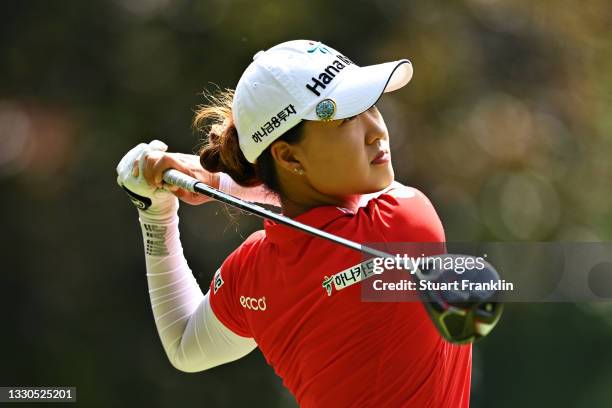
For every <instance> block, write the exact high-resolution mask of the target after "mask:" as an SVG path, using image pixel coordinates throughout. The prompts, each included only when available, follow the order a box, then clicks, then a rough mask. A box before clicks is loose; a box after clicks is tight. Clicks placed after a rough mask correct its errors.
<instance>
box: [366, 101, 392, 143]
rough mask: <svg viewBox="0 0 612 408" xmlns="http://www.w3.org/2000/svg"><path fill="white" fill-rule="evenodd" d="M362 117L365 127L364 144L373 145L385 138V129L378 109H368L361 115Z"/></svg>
mask: <svg viewBox="0 0 612 408" xmlns="http://www.w3.org/2000/svg"><path fill="white" fill-rule="evenodd" d="M363 116H364V118H363V119H364V123H365V125H366V127H367V128H366V133H365V137H366V140H365V142H366V144H373V143H376V142H377V141H378V140H380V139H385V138H386V137H387V127H386V126H385V122H384V120H383V118H382V116H381V114H380V112H378V109H376V108H374V109H368V110H367V111H365V112H364V113H363Z"/></svg>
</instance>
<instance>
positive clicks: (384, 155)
mask: <svg viewBox="0 0 612 408" xmlns="http://www.w3.org/2000/svg"><path fill="white" fill-rule="evenodd" d="M389 160H390V157H389V152H387V151H386V150H380V151H379V152H378V153H377V154H376V156H374V158H373V159H372V161H371V162H370V163H371V164H383V163H387V162H388V161H389Z"/></svg>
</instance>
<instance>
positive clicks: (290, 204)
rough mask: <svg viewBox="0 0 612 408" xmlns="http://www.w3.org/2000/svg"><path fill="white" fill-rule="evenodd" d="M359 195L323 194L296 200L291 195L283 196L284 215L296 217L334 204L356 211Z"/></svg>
mask: <svg viewBox="0 0 612 408" xmlns="http://www.w3.org/2000/svg"><path fill="white" fill-rule="evenodd" d="M359 197H360V196H359V195H353V196H349V197H330V196H322V197H317V198H314V199H307V200H296V199H292V198H291V197H281V206H282V212H283V215H285V216H287V217H290V218H295V217H297V216H298V215H300V214H303V213H305V212H306V211H308V210H311V209H313V208H315V207H322V206H334V207H342V208H346V209H348V210H350V211H356V210H357V207H358V203H359Z"/></svg>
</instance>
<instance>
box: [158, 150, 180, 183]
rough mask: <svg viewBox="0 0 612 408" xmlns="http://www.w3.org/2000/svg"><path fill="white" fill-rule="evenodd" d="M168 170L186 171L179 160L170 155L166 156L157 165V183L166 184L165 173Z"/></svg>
mask: <svg viewBox="0 0 612 408" xmlns="http://www.w3.org/2000/svg"><path fill="white" fill-rule="evenodd" d="M168 169H175V170H178V171H184V168H183V165H182V163H181V162H180V161H179V160H176V159H175V158H174V157H173V156H172V155H170V154H164V155H163V157H162V158H161V159H160V160H158V161H157V162H156V163H155V168H154V171H153V173H154V175H155V182H156V183H159V184H160V185H163V184H164V172H165V171H166V170H168Z"/></svg>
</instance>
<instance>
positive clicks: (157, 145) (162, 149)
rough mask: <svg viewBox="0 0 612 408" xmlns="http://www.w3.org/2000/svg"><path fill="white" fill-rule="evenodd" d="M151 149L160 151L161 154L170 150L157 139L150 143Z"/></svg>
mask: <svg viewBox="0 0 612 408" xmlns="http://www.w3.org/2000/svg"><path fill="white" fill-rule="evenodd" d="M149 147H150V148H151V150H158V151H160V152H165V151H166V150H168V145H167V144H165V143H164V142H162V141H161V140H157V139H155V140H153V141H152V142H151V143H149Z"/></svg>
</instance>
